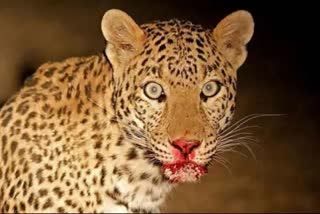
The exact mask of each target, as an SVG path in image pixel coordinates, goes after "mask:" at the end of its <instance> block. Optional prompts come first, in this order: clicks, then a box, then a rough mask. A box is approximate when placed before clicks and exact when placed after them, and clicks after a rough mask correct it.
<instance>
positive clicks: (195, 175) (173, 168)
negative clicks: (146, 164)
mask: <svg viewBox="0 0 320 214" xmlns="http://www.w3.org/2000/svg"><path fill="white" fill-rule="evenodd" d="M162 171H163V174H164V175H165V176H166V177H167V178H168V179H169V180H170V181H171V182H172V183H182V182H196V181H198V180H199V179H200V177H201V176H203V175H205V174H206V173H207V172H208V171H207V168H206V167H204V166H201V165H199V164H196V163H194V162H192V161H183V162H177V163H169V164H164V165H163V166H162Z"/></svg>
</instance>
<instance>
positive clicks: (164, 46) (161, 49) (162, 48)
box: [158, 44, 166, 52]
mask: <svg viewBox="0 0 320 214" xmlns="http://www.w3.org/2000/svg"><path fill="white" fill-rule="evenodd" d="M165 48H166V45H165V44H162V45H161V46H160V47H159V49H158V51H159V52H161V51H163V50H164V49H165Z"/></svg>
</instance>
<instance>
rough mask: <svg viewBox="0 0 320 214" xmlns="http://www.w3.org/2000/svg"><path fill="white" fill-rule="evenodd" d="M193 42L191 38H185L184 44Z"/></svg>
mask: <svg viewBox="0 0 320 214" xmlns="http://www.w3.org/2000/svg"><path fill="white" fill-rule="evenodd" d="M193 41H194V40H193V39H192V38H186V42H188V43H192V42H193Z"/></svg>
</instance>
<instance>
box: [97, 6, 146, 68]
mask: <svg viewBox="0 0 320 214" xmlns="http://www.w3.org/2000/svg"><path fill="white" fill-rule="evenodd" d="M101 29H102V33H103V35H104V37H105V39H106V40H107V48H106V54H107V56H108V58H109V60H110V62H111V64H112V65H113V66H121V65H125V64H126V63H127V62H128V61H129V60H130V59H132V58H133V57H134V56H135V55H136V54H138V53H139V52H140V51H141V49H142V48H143V43H144V41H145V39H146V36H145V34H144V32H143V31H142V29H141V28H140V27H139V26H138V25H137V24H136V23H135V21H134V20H133V19H132V18H131V17H130V16H129V15H128V14H126V13H125V12H123V11H121V10H118V9H111V10H108V11H107V12H106V13H105V14H104V16H103V18H102V22H101Z"/></svg>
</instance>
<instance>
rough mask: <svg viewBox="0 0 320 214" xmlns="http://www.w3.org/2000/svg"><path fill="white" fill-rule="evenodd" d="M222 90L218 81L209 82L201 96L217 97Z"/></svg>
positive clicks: (203, 88) (204, 86)
mask: <svg viewBox="0 0 320 214" xmlns="http://www.w3.org/2000/svg"><path fill="white" fill-rule="evenodd" d="M220 89H221V84H220V83H219V82H218V81H214V80H212V81H209V82H207V83H205V84H204V85H203V87H202V91H201V94H202V95H203V96H205V97H213V96H215V95H216V94H217V93H218V92H219V91H220Z"/></svg>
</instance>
